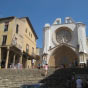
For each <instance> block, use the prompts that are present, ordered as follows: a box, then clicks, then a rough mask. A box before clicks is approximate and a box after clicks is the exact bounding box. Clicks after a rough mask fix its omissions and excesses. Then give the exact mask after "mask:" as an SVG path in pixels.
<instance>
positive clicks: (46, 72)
mask: <svg viewBox="0 0 88 88" xmlns="http://www.w3.org/2000/svg"><path fill="white" fill-rule="evenodd" d="M44 68H45V76H46V75H47V74H48V64H45V66H44Z"/></svg>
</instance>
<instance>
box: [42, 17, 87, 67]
mask: <svg viewBox="0 0 88 88" xmlns="http://www.w3.org/2000/svg"><path fill="white" fill-rule="evenodd" d="M43 33H44V36H43V59H45V60H46V61H47V64H48V65H49V66H50V67H58V66H61V65H65V66H69V65H70V64H74V63H78V64H87V62H88V42H87V37H86V26H85V24H83V23H82V22H74V21H73V20H72V18H70V17H66V18H65V22H64V23H62V22H61V18H57V19H56V20H55V21H54V23H53V24H52V25H50V24H45V26H44V30H43Z"/></svg>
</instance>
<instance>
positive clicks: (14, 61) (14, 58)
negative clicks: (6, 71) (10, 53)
mask: <svg viewBox="0 0 88 88" xmlns="http://www.w3.org/2000/svg"><path fill="white" fill-rule="evenodd" d="M15 57H16V55H15V54H14V57H13V64H15Z"/></svg>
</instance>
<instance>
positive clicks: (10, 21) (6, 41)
mask: <svg viewBox="0 0 88 88" xmlns="http://www.w3.org/2000/svg"><path fill="white" fill-rule="evenodd" d="M37 39H38V37H37V35H36V33H35V31H34V29H33V27H32V24H31V22H30V20H29V18H28V17H23V18H16V17H7V18H0V63H1V64H0V65H1V67H2V68H9V67H10V66H11V64H14V65H16V64H17V63H21V64H22V65H23V68H30V67H31V61H32V59H34V58H35V56H36V40H37Z"/></svg>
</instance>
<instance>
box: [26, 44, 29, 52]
mask: <svg viewBox="0 0 88 88" xmlns="http://www.w3.org/2000/svg"><path fill="white" fill-rule="evenodd" d="M26 52H27V53H28V52H29V45H28V44H26Z"/></svg>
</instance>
